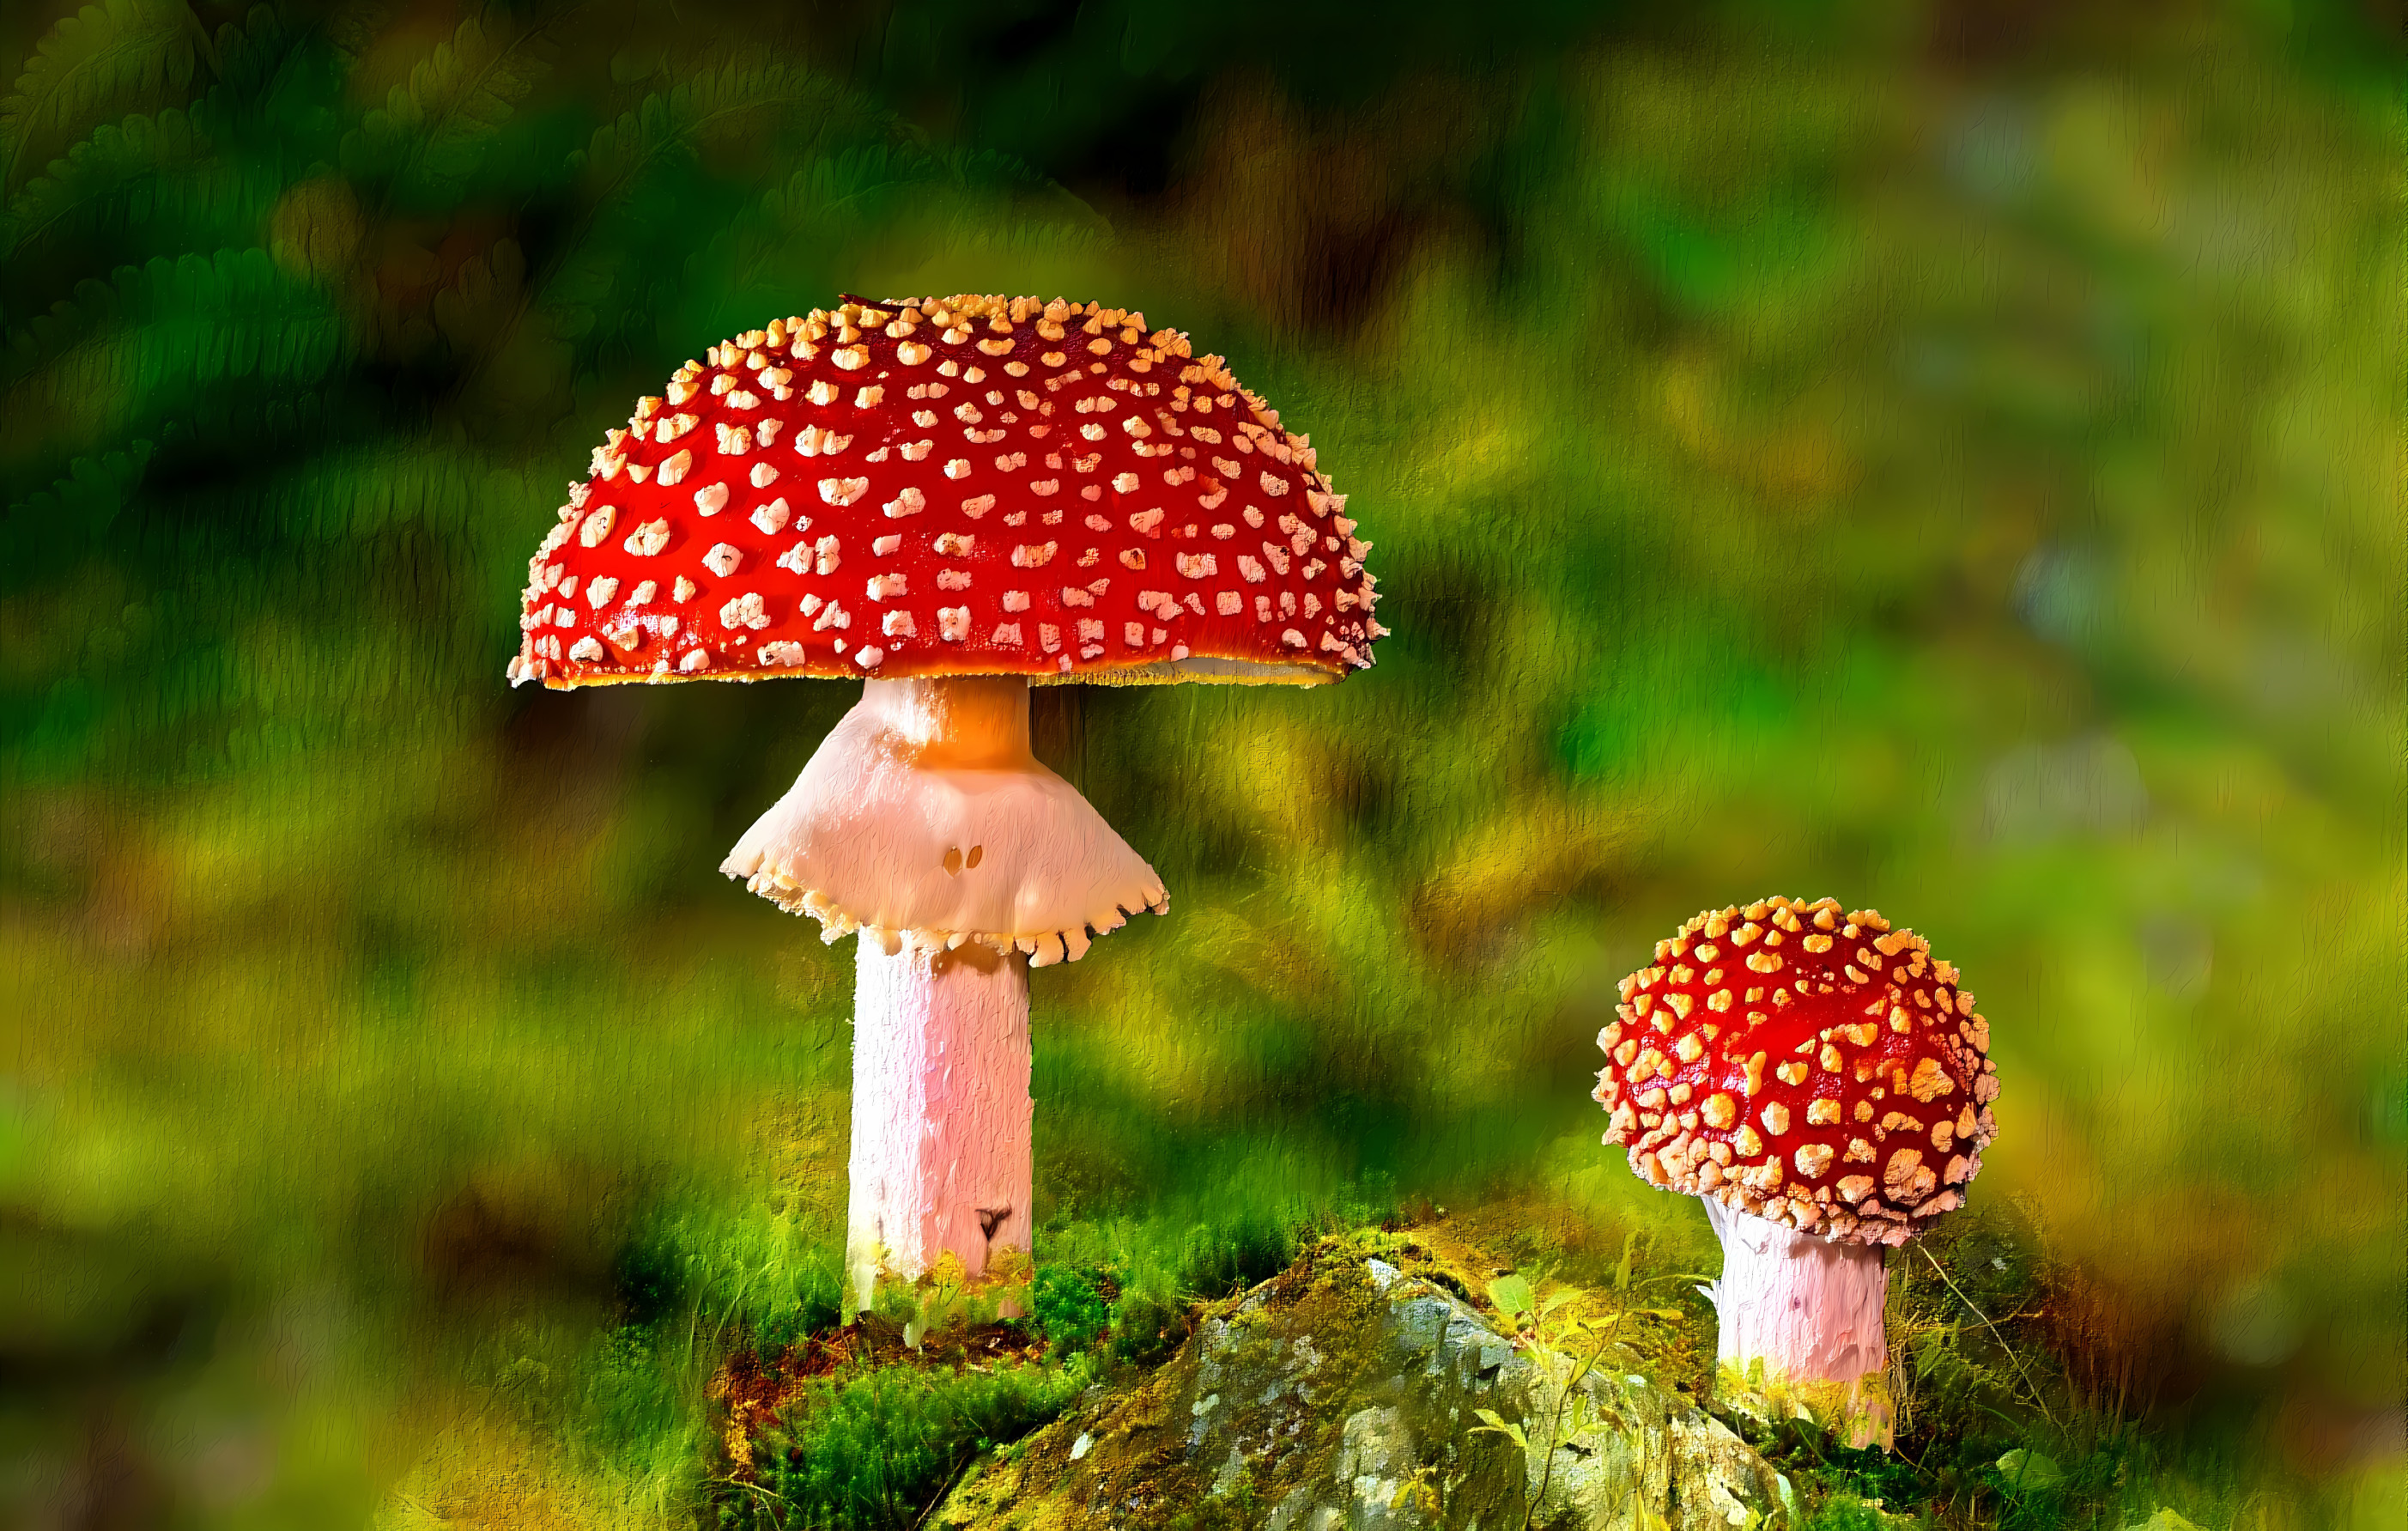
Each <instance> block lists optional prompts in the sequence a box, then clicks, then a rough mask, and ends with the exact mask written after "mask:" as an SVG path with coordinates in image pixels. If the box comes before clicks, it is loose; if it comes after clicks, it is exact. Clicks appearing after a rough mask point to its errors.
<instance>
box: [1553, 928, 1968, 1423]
mask: <svg viewBox="0 0 2408 1531" xmlns="http://www.w3.org/2000/svg"><path fill="white" fill-rule="evenodd" d="M1621 993H1622V1003H1621V1004H1619V1005H1618V1006H1616V1007H1615V1011H1614V1014H1615V1019H1614V1020H1613V1021H1612V1022H1611V1023H1609V1024H1608V1025H1607V1026H1606V1027H1605V1029H1604V1030H1603V1031H1601V1032H1599V1033H1598V1038H1597V1041H1598V1047H1602V1048H1603V1049H1604V1050H1605V1052H1606V1055H1607V1057H1608V1059H1609V1060H1610V1062H1609V1063H1608V1065H1607V1066H1606V1067H1605V1068H1604V1069H1603V1070H1601V1071H1600V1072H1599V1073H1598V1076H1597V1079H1598V1083H1597V1090H1596V1092H1595V1093H1596V1098H1597V1100H1598V1103H1599V1104H1600V1105H1603V1106H1604V1107H1605V1108H1606V1110H1607V1111H1608V1112H1609V1113H1610V1119H1609V1125H1608V1127H1607V1129H1606V1134H1605V1141H1606V1142H1607V1143H1610V1144H1620V1145H1623V1146H1625V1147H1627V1148H1628V1150H1629V1155H1630V1167H1631V1169H1632V1170H1633V1171H1635V1172H1636V1173H1637V1174H1638V1175H1640V1176H1641V1177H1643V1178H1645V1179H1646V1180H1648V1181H1650V1182H1652V1183H1653V1184H1656V1185H1657V1186H1661V1187H1664V1188H1665V1189H1667V1190H1674V1191H1682V1192H1687V1193H1688V1194H1690V1195H1693V1196H1702V1197H1704V1198H1705V1202H1706V1216H1707V1218H1708V1220H1710V1221H1711V1222H1712V1223H1713V1229H1714V1234H1715V1235H1716V1236H1717V1237H1718V1238H1720V1239H1721V1241H1722V1246H1723V1274H1722V1278H1721V1280H1719V1281H1717V1282H1714V1283H1713V1284H1712V1285H1711V1286H1709V1287H1707V1288H1704V1289H1701V1290H1703V1291H1704V1292H1705V1294H1706V1296H1707V1297H1708V1298H1709V1299H1710V1300H1711V1301H1713V1304H1714V1307H1715V1310H1716V1312H1717V1313H1718V1314H1719V1316H1720V1319H1721V1334H1720V1337H1719V1340H1718V1342H1717V1346H1716V1350H1717V1360H1718V1364H1719V1367H1720V1369H1721V1371H1722V1373H1723V1379H1724V1385H1725V1386H1726V1387H1727V1388H1739V1389H1742V1390H1745V1391H1756V1389H1758V1388H1761V1389H1762V1390H1763V1391H1765V1392H1768V1393H1770V1394H1771V1395H1773V1396H1775V1397H1781V1398H1786V1399H1787V1400H1789V1401H1792V1402H1795V1403H1797V1404H1800V1405H1803V1406H1804V1407H1805V1408H1807V1409H1808V1410H1809V1411H1810V1412H1811V1413H1813V1415H1815V1416H1816V1417H1818V1418H1821V1419H1824V1420H1826V1421H1827V1422H1828V1423H1831V1424H1832V1426H1833V1428H1834V1429H1835V1430H1836V1431H1837V1432H1838V1433H1839V1434H1841V1435H1842V1437H1844V1438H1845V1439H1846V1440H1847V1442H1848V1444H1850V1445H1853V1446H1862V1445H1871V1444H1878V1445H1881V1446H1883V1447H1887V1446H1888V1445H1889V1444H1890V1438H1891V1421H1890V1411H1889V1403H1888V1399H1887V1396H1886V1394H1885V1387H1884V1383H1883V1370H1884V1368H1885V1365H1887V1361H1888V1350H1887V1342H1886V1340H1885V1336H1884V1333H1883V1325H1882V1304H1883V1300H1884V1298H1885V1295H1886V1293H1887V1290H1888V1272H1887V1270H1886V1269H1885V1265H1884V1263H1883V1262H1884V1255H1885V1250H1886V1249H1889V1248H1891V1247H1894V1246H1898V1245H1902V1244H1904V1243H1906V1241H1907V1240H1909V1239H1911V1238H1914V1236H1915V1235H1918V1234H1920V1233H1922V1232H1923V1231H1924V1230H1925V1229H1926V1228H1928V1227H1929V1226H1930V1220H1932V1219H1933V1218H1936V1217H1938V1216H1939V1215H1940V1214H1942V1213H1943V1212H1947V1211H1950V1210H1952V1209H1953V1208H1955V1207H1957V1206H1961V1205H1963V1203H1964V1197H1965V1188H1966V1187H1967V1186H1968V1185H1970V1184H1971V1182H1972V1179H1973V1177H1974V1176H1975V1175H1977V1174H1979V1173H1981V1168H1982V1150H1983V1149H1984V1148H1987V1147H1988V1146H1989V1143H1990V1138H1991V1135H1992V1134H1993V1132H1994V1131H1995V1124H1994V1122H1993V1121H1992V1119H1991V1114H1990V1103H1991V1102H1992V1101H1993V1100H1995V1099H1997V1097H1998V1093H1999V1080H1998V1074H1997V1071H1996V1066H1995V1065H1994V1064H1993V1063H1992V1062H1990V1059H1989V1057H1988V1056H1987V1055H1988V1052H1989V1047H1990V1027H1989V1023H1988V1022H1987V1021H1985V1020H1984V1019H1983V1018H1981V1017H1980V1016H1978V1015H1975V1014H1974V1013H1973V996H1972V995H1971V994H1969V993H1967V992H1965V991H1964V990H1963V989H1959V988H1957V969H1956V968H1955V967H1954V966H1952V965H1951V964H1949V963H1947V962H1942V961H1935V960H1932V957H1931V948H1930V944H1929V943H1928V942H1927V941H1925V940H1924V939H1923V937H1921V936H1919V935H1917V934H1915V933H1914V932H1913V931H1908V930H1894V929H1892V928H1891V926H1890V923H1889V922H1888V921H1887V920H1885V919H1884V918H1882V917H1881V916H1880V915H1878V914H1876V913H1874V912H1873V911H1871V910H1869V909H1868V910H1859V911H1857V912H1856V913H1854V914H1843V913H1842V911H1841V908H1840V905H1839V903H1837V902H1836V901H1834V900H1831V899H1822V900H1818V901H1816V902H1815V903H1799V902H1796V901H1793V900H1790V899H1785V898H1770V899H1766V900H1765V901H1763V902H1762V903H1751V904H1749V905H1747V906H1746V907H1745V908H1737V907H1734V908H1728V909H1718V910H1714V911H1712V912H1710V913H1706V914H1700V915H1699V916H1697V917H1694V918H1692V919H1691V920H1689V921H1688V923H1686V924H1684V925H1683V926H1682V927H1681V929H1680V931H1679V932H1678V933H1676V934H1674V935H1673V936H1672V937H1671V939H1670V940H1668V941H1660V942H1657V943H1656V960H1655V963H1654V964H1653V965H1652V966H1649V967H1645V968H1641V970H1639V971H1638V972H1637V973H1634V974H1632V975H1630V976H1628V977H1627V978H1625V979H1623V980H1622V985H1621ZM1759 1363H1760V1364H1761V1368H1762V1369H1761V1376H1760V1381H1752V1380H1751V1374H1752V1373H1753V1372H1754V1371H1755V1369H1756V1367H1757V1365H1758V1364H1759Z"/></svg>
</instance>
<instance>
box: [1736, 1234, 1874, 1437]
mask: <svg viewBox="0 0 2408 1531" xmlns="http://www.w3.org/2000/svg"><path fill="white" fill-rule="evenodd" d="M1706 1217H1707V1219H1708V1220H1710V1221H1711V1222H1713V1227H1714V1235H1715V1236H1716V1237H1717V1238H1719V1239H1721V1240H1722V1246H1723V1274H1722V1278H1721V1279H1720V1280H1718V1281H1715V1282H1713V1283H1712V1284H1711V1285H1710V1286H1708V1287H1707V1288H1706V1289H1705V1293H1706V1296H1707V1297H1708V1298H1709V1299H1710V1300H1711V1301H1712V1302H1713V1305H1714V1310H1715V1312H1716V1314H1717V1315H1718V1316H1719V1318H1720V1320H1721V1322H1720V1325H1719V1330H1720V1333H1719V1335H1718V1337H1717V1339H1716V1342H1715V1361H1716V1373H1717V1380H1716V1388H1717V1391H1718V1392H1719V1393H1721V1394H1722V1395H1723V1396H1724V1397H1725V1398H1726V1399H1727V1400H1728V1401H1729V1402H1731V1403H1732V1404H1733V1405H1734V1406H1736V1407H1738V1408H1741V1409H1742V1411H1745V1412H1752V1413H1756V1414H1759V1415H1762V1414H1767V1413H1770V1414H1772V1415H1775V1416H1787V1417H1791V1418H1810V1419H1813V1420H1814V1421H1816V1422H1817V1423H1821V1424H1823V1425H1824V1426H1825V1427H1827V1428H1828V1429H1829V1430H1830V1431H1831V1432H1832V1433H1833V1434H1834V1435H1837V1436H1838V1437H1841V1439H1842V1441H1843V1442H1844V1443H1845V1444H1847V1445H1850V1446H1879V1447H1881V1448H1883V1449H1884V1450H1887V1449H1888V1447H1889V1445H1890V1443H1891V1438H1892V1414H1891V1408H1890V1399H1889V1386H1888V1377H1887V1368H1888V1365H1889V1345H1888V1340H1887V1336H1886V1334H1885V1329H1884V1325H1883V1318H1882V1308H1883V1305H1884V1304H1885V1301H1886V1300H1887V1298H1888V1295H1889V1270H1888V1268H1887V1266H1885V1264H1883V1254H1884V1250H1883V1249H1882V1247H1881V1246H1880V1245H1877V1244H1854V1243H1835V1242H1832V1241H1830V1240H1828V1239H1821V1238H1814V1237H1812V1236H1810V1235H1804V1234H1799V1233H1797V1232H1795V1231H1794V1230H1791V1229H1788V1228H1785V1227H1783V1226H1781V1225H1780V1224H1779V1223H1776V1222H1771V1221H1769V1220H1766V1219H1763V1218H1759V1217H1756V1216H1754V1215H1753V1214H1751V1213H1746V1212H1734V1211H1732V1210H1731V1209H1730V1208H1728V1207H1727V1206H1723V1205H1722V1204H1721V1203H1720V1202H1717V1201H1714V1200H1713V1199H1712V1198H1708V1199H1707V1201H1706Z"/></svg>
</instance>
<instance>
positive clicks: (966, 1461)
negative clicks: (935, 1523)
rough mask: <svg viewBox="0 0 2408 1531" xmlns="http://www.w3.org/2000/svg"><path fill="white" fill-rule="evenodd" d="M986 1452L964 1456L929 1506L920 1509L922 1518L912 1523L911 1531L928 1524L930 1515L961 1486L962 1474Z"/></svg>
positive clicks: (918, 1530)
mask: <svg viewBox="0 0 2408 1531" xmlns="http://www.w3.org/2000/svg"><path fill="white" fill-rule="evenodd" d="M985 1454H986V1453H984V1452H971V1453H970V1454H969V1455H968V1456H966V1457H964V1458H962V1465H961V1466H958V1467H955V1468H954V1469H953V1476H952V1477H950V1478H948V1479H946V1480H945V1486H944V1487H943V1488H941V1489H939V1490H938V1491H937V1496H936V1497H935V1498H933V1499H931V1500H929V1501H928V1508H927V1509H924V1510H922V1511H920V1518H919V1519H918V1520H916V1521H913V1522H912V1523H911V1531H920V1527H922V1526H924V1525H925V1524H928V1517H929V1516H931V1515H934V1514H935V1513H936V1512H937V1511H938V1509H940V1508H941V1507H942V1506H943V1505H944V1502H945V1501H946V1500H947V1499H948V1498H950V1497H952V1495H953V1490H955V1489H957V1488H959V1487H960V1486H961V1482H962V1475H963V1474H965V1473H967V1472H968V1471H969V1470H970V1468H972V1467H974V1466H977V1465H978V1459H979V1458H980V1457H982V1456H983V1455H985Z"/></svg>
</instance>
